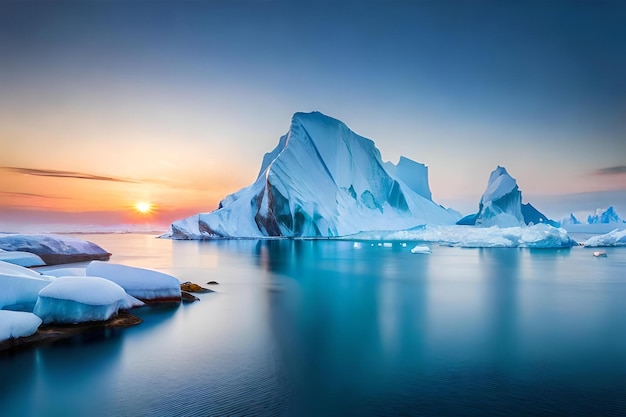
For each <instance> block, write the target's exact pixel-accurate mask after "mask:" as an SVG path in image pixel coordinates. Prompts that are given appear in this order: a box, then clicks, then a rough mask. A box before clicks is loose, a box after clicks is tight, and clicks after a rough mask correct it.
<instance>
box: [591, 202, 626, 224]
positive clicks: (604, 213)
mask: <svg viewBox="0 0 626 417" xmlns="http://www.w3.org/2000/svg"><path fill="white" fill-rule="evenodd" d="M587 223H588V224H606V223H624V220H622V218H621V217H620V215H619V214H617V212H616V211H615V208H613V206H610V207H609V208H607V209H606V210H602V209H597V210H596V212H595V214H593V215H589V216H587Z"/></svg>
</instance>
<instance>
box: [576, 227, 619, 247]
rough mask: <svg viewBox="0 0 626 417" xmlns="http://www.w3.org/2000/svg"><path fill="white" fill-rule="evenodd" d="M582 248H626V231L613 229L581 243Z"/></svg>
mask: <svg viewBox="0 0 626 417" xmlns="http://www.w3.org/2000/svg"><path fill="white" fill-rule="evenodd" d="M583 245H584V246H586V247H590V248H595V247H603V246H626V229H615V230H613V231H612V232H609V233H606V234H604V235H600V236H593V237H591V238H589V239H587V241H585V242H584V243H583Z"/></svg>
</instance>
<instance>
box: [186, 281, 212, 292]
mask: <svg viewBox="0 0 626 417" xmlns="http://www.w3.org/2000/svg"><path fill="white" fill-rule="evenodd" d="M180 289H181V290H182V291H187V292H199V293H203V292H213V290H210V289H208V288H204V287H201V286H199V285H198V284H195V283H193V282H189V281H187V282H183V283H182V284H180Z"/></svg>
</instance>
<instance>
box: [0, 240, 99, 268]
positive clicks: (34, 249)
mask: <svg viewBox="0 0 626 417" xmlns="http://www.w3.org/2000/svg"><path fill="white" fill-rule="evenodd" d="M0 249H3V250H5V251H23V252H30V253H34V254H35V255H37V256H39V257H40V258H41V259H42V260H43V261H44V262H45V263H46V264H47V265H56V264H66V263H72V262H82V261H90V260H94V259H97V260H107V259H109V258H110V257H111V254H110V253H109V252H107V251H105V250H104V249H102V248H101V247H100V246H98V245H96V244H95V243H92V242H88V241H86V240H82V239H78V238H75V237H71V236H61V235H55V234H17V233H9V234H0Z"/></svg>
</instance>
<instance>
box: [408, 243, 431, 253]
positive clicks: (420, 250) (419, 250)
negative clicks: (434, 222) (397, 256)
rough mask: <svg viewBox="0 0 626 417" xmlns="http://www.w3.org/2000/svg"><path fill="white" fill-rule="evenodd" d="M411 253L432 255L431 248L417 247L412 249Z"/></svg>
mask: <svg viewBox="0 0 626 417" xmlns="http://www.w3.org/2000/svg"><path fill="white" fill-rule="evenodd" d="M411 253H432V251H431V250H430V247H429V246H426V245H417V246H415V247H414V248H413V249H411Z"/></svg>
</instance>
